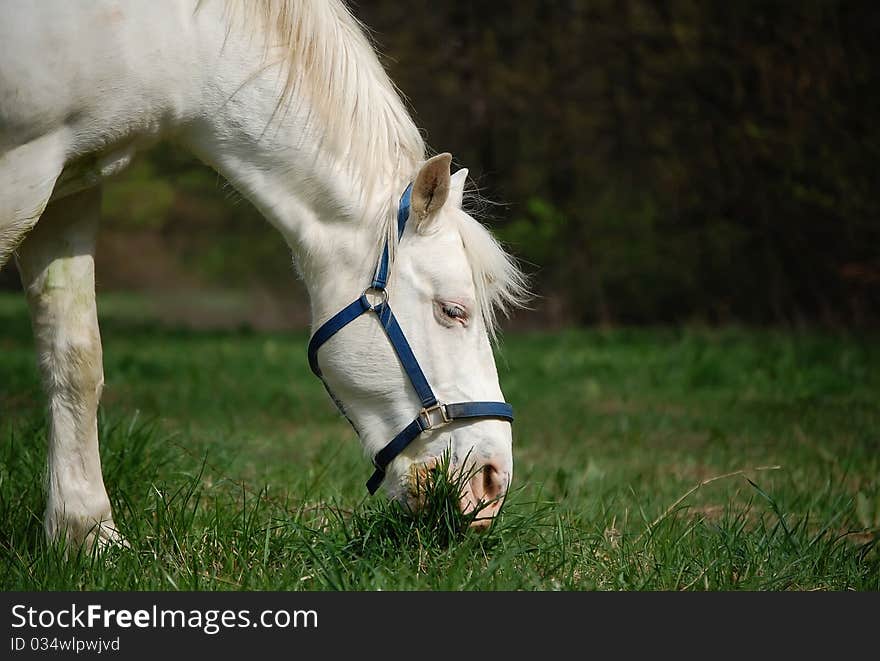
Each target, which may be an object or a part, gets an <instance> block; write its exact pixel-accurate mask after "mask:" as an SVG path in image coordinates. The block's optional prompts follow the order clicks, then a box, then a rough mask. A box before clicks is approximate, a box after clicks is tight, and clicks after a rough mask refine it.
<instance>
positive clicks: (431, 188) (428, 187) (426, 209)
mask: <svg viewBox="0 0 880 661" xmlns="http://www.w3.org/2000/svg"><path fill="white" fill-rule="evenodd" d="M450 163H452V154H448V153H443V154H437V155H436V156H434V157H433V158H429V159H428V160H427V161H426V162H425V164H424V165H423V166H422V169H421V170H419V173H418V174H417V175H416V180H415V181H414V182H413V190H412V202H411V204H412V210H413V211H414V212H415V214H416V218H417V219H418V221H419V223H421V222H422V221H423V220H425V218H427V217H428V216H429V215H430V214H432V213H434V212H435V211H437V210H438V209H440V207H442V206H443V205H444V204H445V203H446V198H447V197H449V179H450V176H449V164H450Z"/></svg>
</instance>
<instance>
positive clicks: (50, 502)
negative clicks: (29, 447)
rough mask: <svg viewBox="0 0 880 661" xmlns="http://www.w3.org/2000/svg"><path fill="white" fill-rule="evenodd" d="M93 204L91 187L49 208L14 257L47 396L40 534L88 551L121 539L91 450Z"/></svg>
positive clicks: (95, 346)
mask: <svg viewBox="0 0 880 661" xmlns="http://www.w3.org/2000/svg"><path fill="white" fill-rule="evenodd" d="M100 205H101V192H100V189H99V188H92V189H88V190H85V191H82V192H80V193H77V194H75V195H72V196H70V197H66V198H64V199H62V200H60V201H59V202H52V203H50V204H49V205H48V206H47V207H46V210H45V212H44V213H43V215H42V216H41V218H40V222H39V223H38V224H37V225H36V227H35V228H34V229H33V230H32V231H31V232H30V233H29V234H28V235H27V237H26V238H25V240H24V242H23V243H22V244H21V246H20V248H19V250H18V253H17V258H18V267H19V271H20V272H21V279H22V284H23V285H24V288H25V292H26V294H27V299H28V305H29V307H30V313H31V322H32V324H33V329H34V337H35V340H36V345H37V351H38V354H39V362H40V370H41V372H42V376H43V383H44V388H45V390H46V394H47V396H48V399H49V417H50V420H49V422H50V425H49V467H48V479H47V491H48V494H47V504H46V516H45V528H46V534H47V535H48V537H49V539H50V540H57V539H65V540H67V542H68V543H70V544H75V545H76V544H83V543H84V544H86V545H87V546H89V547H91V546H92V545H93V544H94V543H95V542H98V543H99V544H101V545H103V544H105V543H107V542H118V541H120V539H121V538H120V536H119V534H118V532H117V530H116V526H115V524H114V523H113V516H112V514H111V511H110V500H109V499H108V498H107V491H106V489H105V488H104V479H103V477H102V475H101V458H100V456H99V453H98V423H97V411H98V400H99V399H100V396H101V389H102V387H103V384H104V373H103V367H102V352H101V338H100V334H99V331H98V318H97V312H96V307H95V264H94V252H95V235H96V233H97V227H98V218H99V215H100Z"/></svg>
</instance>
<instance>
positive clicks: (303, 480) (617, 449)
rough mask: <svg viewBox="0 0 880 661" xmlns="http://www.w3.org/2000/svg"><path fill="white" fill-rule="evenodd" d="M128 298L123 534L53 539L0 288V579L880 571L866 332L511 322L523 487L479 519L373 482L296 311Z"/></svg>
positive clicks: (584, 578)
mask: <svg viewBox="0 0 880 661" xmlns="http://www.w3.org/2000/svg"><path fill="white" fill-rule="evenodd" d="M132 301H137V299H133V298H130V297H128V298H127V300H126V298H125V297H123V298H115V297H112V296H108V297H105V298H102V299H101V301H100V305H101V311H102V333H103V336H104V343H105V345H104V346H105V356H104V358H105V372H106V381H107V385H106V389H105V395H104V400H103V407H102V417H101V439H102V457H103V461H104V473H105V479H106V483H107V486H108V489H109V491H110V495H111V500H112V501H113V505H114V510H115V516H116V521H117V523H118V524H119V525H120V527H121V528H122V530H123V532H124V533H125V535H126V537H127V538H128V540H129V542H130V544H131V548H130V549H128V550H122V549H120V550H113V551H110V552H108V553H105V554H103V555H101V556H97V557H95V556H90V555H88V554H83V553H77V552H70V553H67V554H65V552H64V549H61V548H59V547H57V546H50V545H48V544H47V543H46V542H45V541H44V539H43V532H42V527H41V519H42V508H43V493H42V488H41V479H40V478H41V476H42V474H43V471H44V465H45V454H46V449H45V438H46V424H45V422H44V420H43V410H42V409H43V399H42V394H41V391H40V388H39V383H38V376H37V371H36V367H35V361H34V355H33V348H32V340H31V335H30V328H29V323H28V320H27V315H26V312H25V308H24V305H23V303H22V302H21V301H20V300H19V299H18V297H10V296H3V297H0V357H2V359H0V521H3V526H2V529H0V587H2V589H4V590H62V589H63V590H69V589H76V590H79V589H86V590H105V589H106V590H158V589H163V590H164V589H182V590H183V589H186V590H204V589H211V590H215V589H216V590H227V589H250V590H325V589H335V590H374V589H383V590H395V589H403V590H410V589H424V590H470V589H477V590H498V589H504V590H507V589H525V590H557V589H562V590H589V589H602V590H681V589H691V590H705V589H709V590H734V589H747V590H786V589H788V590H807V589H828V590H878V589H880V557H878V556H880V551H878V544H877V539H878V535H880V406H878V401H880V354H878V351H877V349H878V347H880V343H878V339H877V338H876V337H853V336H844V335H840V336H832V335H820V334H807V333H797V334H789V333H782V332H776V331H753V330H742V329H728V330H704V329H703V330H701V329H689V330H670V329H654V330H619V331H613V332H599V331H569V332H563V333H528V334H508V335H507V336H506V338H505V339H504V342H503V345H502V347H501V348H500V350H499V370H500V373H501V380H502V386H503V388H504V390H505V394H506V396H507V398H508V400H509V401H511V402H512V403H513V405H514V407H515V409H516V413H517V422H516V425H515V427H514V453H515V454H514V458H515V478H514V482H515V488H514V493H513V494H512V495H511V496H510V498H509V499H508V502H507V503H506V504H505V507H504V510H503V512H502V515H501V517H500V519H499V520H498V521H497V523H496V524H495V525H494V526H493V528H492V529H491V530H490V531H489V532H488V533H486V534H474V533H470V532H465V531H463V530H462V528H461V526H460V523H461V522H460V521H459V520H458V519H457V518H456V515H455V514H454V513H451V512H450V508H449V507H448V505H449V499H448V497H447V496H448V495H449V494H448V493H446V494H445V495H444V492H443V489H436V490H435V491H434V492H432V493H434V494H435V496H436V497H435V500H434V501H433V502H434V506H432V507H430V508H428V511H426V512H425V513H423V514H421V515H419V516H417V517H413V516H411V515H409V514H408V513H406V512H405V511H403V510H402V509H401V508H400V507H398V506H396V505H394V504H392V503H389V502H387V501H386V500H385V499H384V498H383V497H377V498H368V497H366V496H365V493H366V492H365V490H364V481H365V480H366V478H367V477H368V475H369V473H370V466H369V463H368V461H367V460H366V459H365V458H364V457H363V455H362V452H361V449H360V444H359V443H358V441H357V440H356V439H355V438H354V436H353V433H352V431H351V429H350V427H349V426H348V424H347V423H346V422H345V421H344V420H343V419H341V418H340V416H339V415H338V414H337V413H336V411H335V409H334V408H333V406H332V404H331V403H330V402H329V400H328V398H327V396H326V394H325V393H324V391H323V388H322V387H321V385H320V383H318V382H317V381H316V380H315V379H314V378H313V377H312V375H311V373H310V372H309V370H308V367H307V364H306V359H305V345H306V334H305V333H291V334H287V333H254V332H248V331H246V330H238V331H228V332H226V331H223V332H221V331H212V332H195V331H187V330H181V329H173V328H167V327H162V326H160V325H157V324H155V323H153V322H151V321H150V319H149V316H145V315H144V314H143V313H142V312H141V310H142V309H143V308H142V306H139V305H134V304H133V303H132ZM448 486H449V485H447V487H448Z"/></svg>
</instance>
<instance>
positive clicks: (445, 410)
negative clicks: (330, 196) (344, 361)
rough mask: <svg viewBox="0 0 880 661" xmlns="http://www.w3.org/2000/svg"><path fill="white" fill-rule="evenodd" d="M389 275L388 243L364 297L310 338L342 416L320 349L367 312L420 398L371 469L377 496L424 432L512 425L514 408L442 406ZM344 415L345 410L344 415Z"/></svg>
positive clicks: (401, 210)
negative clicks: (458, 425) (478, 423)
mask: <svg viewBox="0 0 880 661" xmlns="http://www.w3.org/2000/svg"><path fill="white" fill-rule="evenodd" d="M411 196H412V184H410V185H409V186H407V187H406V190H405V191H404V192H403V195H402V196H401V198H400V205H399V207H398V209H397V240H398V241H400V239H401V237H402V236H403V230H404V229H405V228H406V221H407V219H408V218H409V211H410V200H411ZM388 276H389V251H388V243H387V242H386V243H385V245H384V247H383V249H382V255H381V257H380V258H379V263H378V264H377V266H376V274H375V277H374V278H373V282H372V283H371V284H370V286H369V287H367V289H365V290H364V293H363V294H361V296H360V298H358V299H357V300H355V301H353V302H352V303H349V304H348V305H346V306H345V307H344V308H342V310H340V311H339V312H337V313H336V314H335V315H333V316H332V317H330V319H329V320H327V321H326V322H325V323H324V324H323V325H322V326H321V327H320V328H318V330H316V331H315V333H314V335H312V338H311V340H310V341H309V366H310V367H311V369H312V372H314V373H315V375H316V376H317V377H318V378H320V379H321V381H323V382H324V387H325V388H327V392H328V393H330V396H331V397H332V398H333V401H334V402H336V406H337V407H339V409H340V411H342V405H341V403H340V402H339V400H338V399H337V398H336V397H334V396H333V393H332V392H331V391H330V388H329V386H327V382H326V381H324V377H323V376H322V374H321V368H320V366H319V365H318V350H319V349H320V348H321V346H323V344H324V343H325V342H326V341H327V340H329V339H330V338H331V337H333V336H334V335H335V334H336V333H338V332H339V331H340V330H342V329H343V328H345V327H346V326H347V325H348V324H350V323H351V322H352V321H354V320H355V319H357V318H358V317H360V316H361V315H362V314H365V313H367V312H373V313H375V314H376V317H377V318H378V320H379V322H380V324H381V326H382V329H383V330H384V331H385V335H386V336H387V337H388V340H389V342H391V346H392V347H393V348H394V352H395V353H396V354H397V358H398V360H399V361H400V364H401V366H402V367H403V369H404V371H405V372H406V375H407V377H408V378H409V381H410V383H411V384H412V386H413V389H414V390H415V391H416V394H417V395H418V397H419V400H420V402H421V405H422V408H421V409H420V410H419V412H418V415H416V417H415V419H414V420H413V421H412V422H411V423H409V424H408V425H407V426H406V427H404V428H403V429H402V430H401V431H400V432H399V433H398V434H397V436H395V437H394V438H393V439H391V441H390V442H389V443H388V444H387V445H385V447H383V448H382V449H381V450H379V452H377V453H376V456H375V457H373V465H374V466H375V467H376V470H375V471H374V472H373V475H372V476H371V477H370V479H369V480H368V481H367V490H368V491H369V492H370V494H374V493H375V492H376V490H377V489H378V488H379V485H380V484H381V483H382V480H383V479H384V478H385V471H386V470H387V468H388V465H389V464H390V463H391V462H392V461H393V460H394V458H395V457H397V455H399V454H400V453H401V452H403V450H404V449H405V448H406V447H407V446H409V444H410V443H412V442H413V441H414V440H415V439H416V438H418V436H419V435H421V433H422V432H425V431H428V430H429V429H434V428H436V427H440V426H443V425H446V424H448V423H450V422H452V421H454V420H476V419H486V418H491V419H497V420H506V421H508V422H513V408H512V407H511V406H510V404H508V403H506V402H458V403H452V404H446V403H442V402H440V401H438V400H437V397H436V396H435V395H434V391H433V390H431V386H430V384H429V383H428V379H427V378H426V377H425V373H424V372H423V371H422V368H421V367H420V366H419V361H418V359H417V358H416V356H415V354H414V353H413V351H412V348H411V347H410V345H409V342H407V340H406V335H404V333H403V330H402V329H401V328H400V325H399V324H398V323H397V319H396V318H395V316H394V313H393V312H392V311H391V306H390V305H389V304H388V291H387V290H386V289H385V287H386V285H387V284H388ZM368 294H373V295H375V296H378V297H379V298H380V301H379V302H378V303H375V304H374V303H371V302H370V299H369V298H368ZM344 413H345V412H344V411H343V414H344Z"/></svg>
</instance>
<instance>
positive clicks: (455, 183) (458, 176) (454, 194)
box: [449, 168, 468, 209]
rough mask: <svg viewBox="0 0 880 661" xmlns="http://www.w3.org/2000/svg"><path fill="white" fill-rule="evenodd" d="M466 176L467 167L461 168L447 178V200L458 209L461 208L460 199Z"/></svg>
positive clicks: (462, 195)
mask: <svg viewBox="0 0 880 661" xmlns="http://www.w3.org/2000/svg"><path fill="white" fill-rule="evenodd" d="M467 176H468V171H467V168H462V169H461V170H459V171H458V172H456V173H455V174H453V175H452V176H451V177H450V178H449V202H450V203H451V204H454V205H455V206H456V208H458V209H461V201H462V199H463V198H464V184H465V182H466V181H467Z"/></svg>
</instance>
